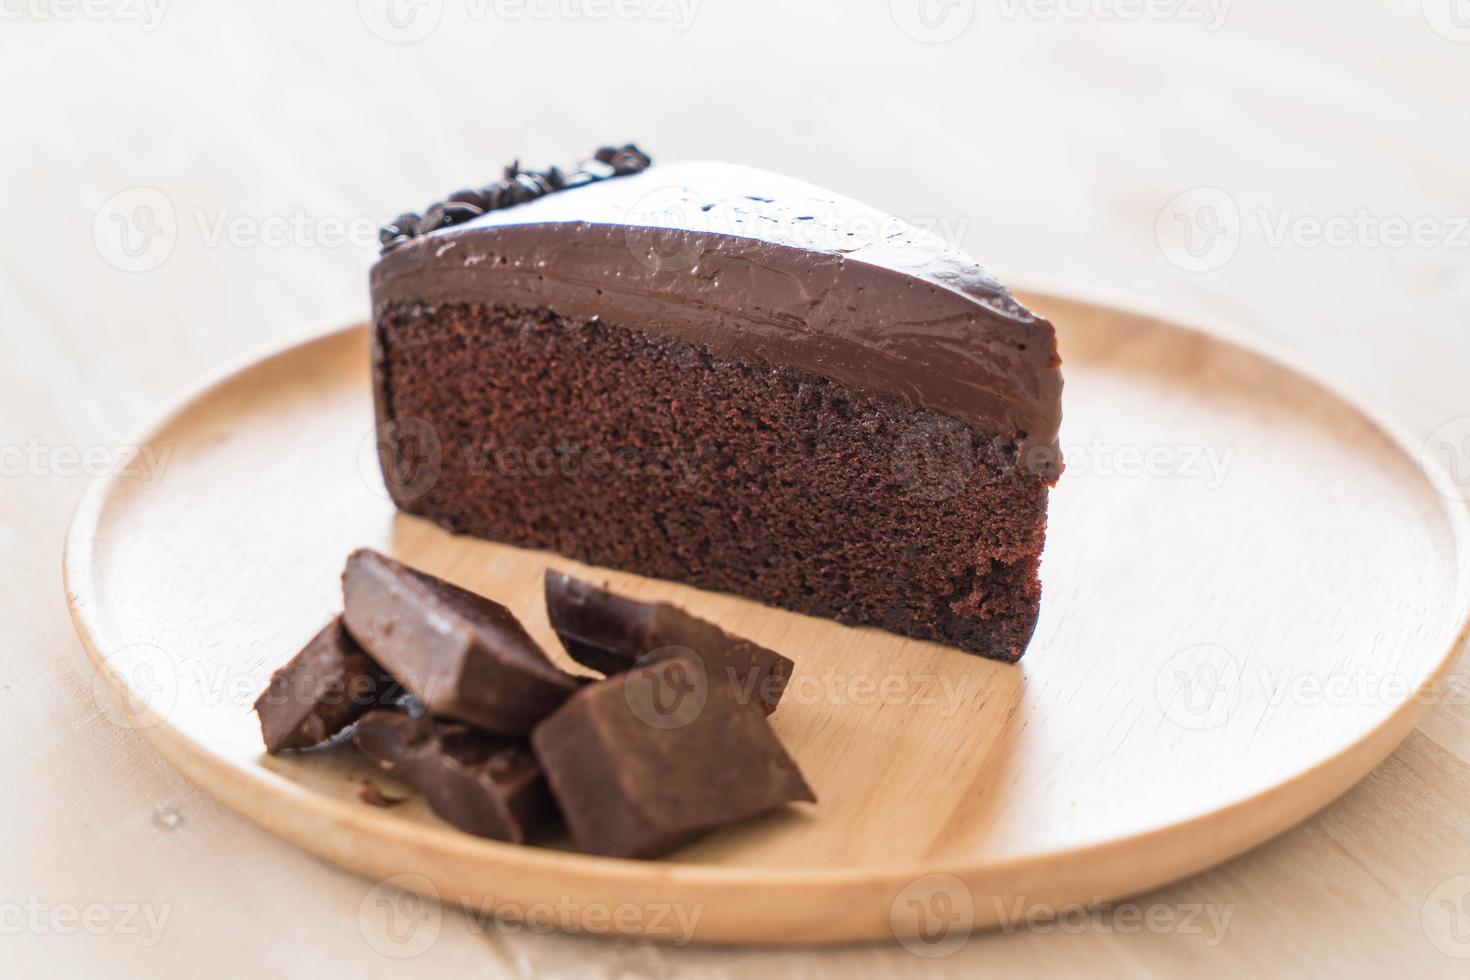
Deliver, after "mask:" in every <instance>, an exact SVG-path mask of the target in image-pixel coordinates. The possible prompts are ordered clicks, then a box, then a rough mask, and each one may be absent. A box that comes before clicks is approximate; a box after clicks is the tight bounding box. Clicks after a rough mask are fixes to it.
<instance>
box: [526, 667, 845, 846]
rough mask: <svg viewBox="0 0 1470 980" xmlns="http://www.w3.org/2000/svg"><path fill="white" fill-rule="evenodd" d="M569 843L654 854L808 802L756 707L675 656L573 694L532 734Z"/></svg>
mask: <svg viewBox="0 0 1470 980" xmlns="http://www.w3.org/2000/svg"><path fill="white" fill-rule="evenodd" d="M531 744H532V745H533V746H534V748H535V750H536V757H537V758H538V759H539V760H540V761H541V766H542V768H543V769H545V770H546V778H547V781H548V782H550V784H551V792H552V795H553V796H555V797H556V801H557V803H558V804H560V806H561V811H562V815H563V816H564V817H565V818H566V822H567V826H568V827H569V828H570V829H571V832H572V838H573V840H574V841H575V842H576V844H577V847H578V848H579V849H581V850H583V851H587V852H590V853H593V854H604V855H608V856H611V857H653V856H656V855H659V854H663V853H665V852H667V851H670V850H673V849H674V848H676V847H679V846H681V845H682V844H685V843H688V842H689V841H691V840H693V839H695V838H696V837H699V836H700V835H702V834H704V833H707V832H708V831H711V830H714V829H715V828H717V827H721V826H724V825H725V824H730V823H734V822H736V821H739V820H744V819H747V818H749V817H754V816H757V815H759V814H762V813H766V812H768V811H771V810H774V809H776V808H778V807H780V806H782V805H783V804H785V803H789V802H791V801H793V800H807V801H811V802H815V801H816V797H815V796H814V795H813V794H812V791H811V788H810V787H808V786H807V784H806V780H805V779H803V778H802V775H801V772H800V770H798V769H797V768H796V764H795V763H794V762H792V761H791V758H790V756H788V755H787V754H786V751H785V750H784V749H783V748H782V747H781V743H780V742H779V741H778V740H777V738H776V734H775V732H773V731H772V730H771V726H770V723H769V722H767V721H766V719H765V717H764V716H763V715H761V714H760V712H757V711H752V710H750V707H749V706H748V705H745V704H741V703H740V701H739V700H738V699H737V698H736V696H735V692H734V690H733V688H732V686H731V685H730V684H729V682H727V681H724V680H721V679H719V678H717V677H711V676H708V675H704V674H703V673H702V672H701V671H700V668H699V665H698V664H697V663H696V662H693V661H690V660H687V659H684V658H679V657H675V658H672V659H669V660H662V661H659V662H657V663H655V664H653V665H651V666H639V667H636V668H634V669H633V670H631V671H629V672H627V673H624V674H619V675H618V676H616V677H612V678H609V679H608V680H605V681H602V682H600V683H597V684H592V685H590V686H588V687H586V688H583V689H582V690H581V691H578V692H577V693H576V694H575V695H573V696H572V698H571V699H570V700H569V701H568V702H567V703H566V704H565V705H564V706H563V707H562V708H561V709H560V710H559V711H557V712H556V714H554V715H552V716H551V717H550V718H548V719H546V720H545V721H543V722H542V723H541V724H540V725H538V726H537V727H536V730H535V731H534V732H533V733H532V734H531Z"/></svg>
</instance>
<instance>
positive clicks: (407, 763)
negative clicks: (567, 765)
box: [352, 711, 556, 844]
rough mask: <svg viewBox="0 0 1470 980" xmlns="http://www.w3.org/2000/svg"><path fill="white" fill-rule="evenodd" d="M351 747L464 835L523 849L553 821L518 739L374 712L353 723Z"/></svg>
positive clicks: (540, 781)
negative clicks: (409, 785)
mask: <svg viewBox="0 0 1470 980" xmlns="http://www.w3.org/2000/svg"><path fill="white" fill-rule="evenodd" d="M352 741H353V744H354V745H356V746H357V748H358V750H359V751H360V752H362V754H363V755H365V756H367V757H368V758H370V759H372V760H373V761H374V762H376V763H377V764H378V765H380V766H382V767H383V768H384V769H387V770H389V771H391V772H396V773H398V774H399V775H401V776H402V777H403V778H404V779H406V780H408V781H409V782H410V783H412V784H413V786H414V787H415V788H416V789H417V790H418V791H419V792H420V793H423V794H424V799H425V800H426V801H427V802H428V804H429V809H431V810H433V811H434V812H435V813H436V814H438V815H439V817H440V818H441V819H443V820H444V821H445V822H446V823H448V824H451V825H453V826H455V827H458V828H459V829H460V830H463V831H467V832H468V833H471V834H477V835H479V836H480V837H492V838H494V839H495V840H504V841H511V842H512V843H515V844H523V843H525V842H526V840H527V838H528V837H530V836H531V835H533V834H535V833H536V832H537V831H538V830H539V829H541V828H543V827H545V826H546V825H547V824H548V823H550V822H551V821H552V820H554V819H555V817H556V804H555V803H554V802H553V801H552V799H551V794H550V793H549V792H548V790H547V788H546V780H545V779H544V778H543V777H542V775H541V767H540V766H539V765H537V763H536V758H535V756H533V755H532V754H531V749H530V747H529V746H528V745H527V744H526V743H525V741H524V740H521V739H509V738H504V737H501V736H496V735H489V734H486V733H485V732H481V731H477V730H476V729H473V728H470V727H469V726H467V725H462V724H459V723H458V722H446V721H438V720H435V719H434V718H432V717H430V716H428V715H420V716H418V717H413V716H411V715H407V714H404V713H402V712H398V711H374V712H372V713H370V714H368V715H366V716H365V717H364V718H363V719H362V720H361V721H359V722H358V723H357V728H356V730H355V731H354V732H353V735H352Z"/></svg>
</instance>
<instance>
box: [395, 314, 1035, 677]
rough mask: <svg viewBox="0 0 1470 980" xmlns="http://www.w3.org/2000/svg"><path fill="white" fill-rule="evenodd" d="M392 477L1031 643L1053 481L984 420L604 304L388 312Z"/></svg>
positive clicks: (939, 623) (840, 615) (624, 554)
mask: <svg viewBox="0 0 1470 980" xmlns="http://www.w3.org/2000/svg"><path fill="white" fill-rule="evenodd" d="M376 331H377V335H376V338H375V352H374V356H375V372H376V375H377V377H376V384H377V398H378V412H379V416H380V419H381V420H383V421H385V422H388V423H390V424H389V425H388V426H385V427H384V430H383V431H384V432H385V433H386V434H387V437H386V438H384V439H382V440H380V447H381V448H382V449H383V462H384V468H385V473H386V475H387V477H388V484H389V487H390V488H391V489H392V490H393V492H394V496H395V499H396V501H397V502H398V504H399V506H400V507H402V508H403V509H404V510H407V511H409V512H412V513H416V514H421V515H424V516H426V517H428V518H430V519H432V520H434V521H436V522H437V523H439V524H441V525H443V526H444V527H446V528H449V529H450V530H453V531H456V532H460V533H465V534H472V535H475V536H478V537H482V538H489V539H492V540H496V541H504V542H507V543H510V544H514V545H518V546H522V547H533V548H544V549H548V550H551V551H555V552H558V553H560V554H563V555H567V556H570V557H573V558H576V559H579V560H581V561H585V562H588V563H591V564H596V565H604V566H610V567H615V568H621V569H627V570H629V571H633V572H638V573H641V574H644V575H650V576H654V577H658V578H665V579H672V580H675V581H680V582H686V583H689V584H691V585H695V586H698V587H701V588H706V589H714V590H722V591H728V592H733V593H737V594H739V595H743V596H747V597H750V598H753V599H757V600H759V601H762V602H765V603H768V604H770V605H774V606H780V607H784V608H787V609H792V610H796V611H798V612H803V613H809V614H812V615H817V616H824V617H828V618H832V619H836V620H838V621H840V622H843V623H848V624H856V625H867V626H877V627H881V628H883V629H886V630H889V631H892V632H894V633H899V634H903V635H905V636H911V637H917V638H920V639H926V640H937V641H940V642H943V643H947V644H950V645H953V646H957V647H960V648H962V649H964V650H968V651H971V652H973V653H979V654H982V655H985V656H988V657H995V658H999V659H1003V660H1015V659H1017V658H1019V657H1020V655H1021V654H1022V652H1024V650H1025V647H1026V643H1027V641H1028V640H1029V638H1030V636H1031V633H1032V630H1033V629H1034V627H1035V623H1036V615H1037V606H1038V603H1039V600H1040V597H1041V586H1040V582H1039V580H1038V578H1037V563H1038V559H1039V556H1040V553H1041V548H1042V544H1043V540H1044V537H1045V530H1046V502H1047V491H1048V485H1047V482H1046V480H1045V478H1044V477H1043V476H1042V475H1039V474H1037V473H1034V472H1030V471H1029V470H1028V469H1027V468H1026V467H1025V466H1024V465H1022V460H1021V459H1020V451H1019V450H1018V448H1017V446H1018V442H1019V441H1020V440H1021V439H1022V438H1024V434H1023V433H1009V432H1004V433H1003V432H987V431H983V430H982V429H980V428H979V427H977V426H976V425H974V424H973V423H969V422H963V421H961V420H958V419H955V418H952V417H950V416H946V415H941V414H937V413H935V412H932V411H930V410H928V409H925V408H921V407H919V406H917V405H914V404H912V403H909V402H906V401H903V400H901V399H897V398H894V397H891V396H887V395H876V394H872V393H868V392H865V391H862V390H858V389H855V388H851V387H847V386H844V385H842V384H839V383H836V382H833V381H831V380H829V379H826V378H823V377H820V376H818V375H815V374H812V373H809V372H807V371H804V370H802V369H798V368H794V367H791V366H787V365H772V364H766V363H744V362H738V361H732V360H727V359H722V358H719V357H716V356H713V355H712V354H711V353H710V352H709V350H708V349H706V348H704V347H702V346H698V345H693V344H689V343H686V342H684V341H679V340H674V339H671V338H667V337H660V336H656V335H653V334H650V333H645V332H643V331H639V330H635V329H627V328H625V327H621V326H618V325H615V324H611V323H605V322H602V321H600V320H598V319H591V320H587V319H577V318H569V317H562V316H558V315H557V314H555V313H553V312H551V311H548V310H544V309H516V308H504V307H498V306H492V305H483V304H459V305H443V306H438V307H428V306H422V305H417V304H401V305H390V306H387V307H385V308H382V309H380V310H379V315H378V319H377V324H376Z"/></svg>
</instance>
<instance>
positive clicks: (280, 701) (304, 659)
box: [255, 616, 393, 754]
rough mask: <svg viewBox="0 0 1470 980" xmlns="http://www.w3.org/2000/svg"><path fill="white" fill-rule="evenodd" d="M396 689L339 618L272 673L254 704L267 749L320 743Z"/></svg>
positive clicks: (273, 750)
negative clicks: (349, 633)
mask: <svg viewBox="0 0 1470 980" xmlns="http://www.w3.org/2000/svg"><path fill="white" fill-rule="evenodd" d="M392 687H393V682H392V681H391V680H390V679H389V677H388V675H387V674H385V673H384V672H383V669H382V668H381V667H379V666H378V665H377V664H375V663H374V662H373V661H372V659H371V658H370V657H369V656H368V655H367V654H366V653H364V652H363V650H362V648H361V647H359V646H358V645H357V644H356V643H355V642H354V641H353V639H352V637H351V636H349V635H348V633H347V630H346V629H344V628H343V624H342V617H341V616H338V617H337V618H335V619H333V620H332V621H331V622H330V623H328V624H327V625H326V627H325V628H323V629H322V631H321V632H320V633H318V634H317V635H316V636H314V637H312V639H311V642H310V643H308V644H306V646H305V647H304V648H303V649H302V650H301V652H300V653H298V654H296V656H294V657H292V658H291V660H290V662H288V663H287V664H286V665H285V666H284V667H282V668H281V669H279V670H277V671H276V672H275V673H274V674H272V675H271V679H270V683H269V684H268V685H267V686H266V689H265V691H264V693H262V694H261V695H260V697H259V698H258V699H257V700H256V702H255V713H256V714H257V715H259V716H260V734H261V736H262V737H263V738H264V739H265V750H266V751H267V752H270V753H272V754H275V753H278V752H284V751H285V750H287V749H305V748H310V747H311V746H313V745H319V744H321V743H322V742H325V741H326V740H327V739H329V738H331V737H332V736H333V735H335V734H337V733H338V732H340V731H341V730H342V729H344V728H346V727H347V726H348V725H350V724H352V723H353V722H354V721H356V720H357V718H358V717H359V716H361V715H362V714H363V713H364V712H366V711H367V710H368V709H370V708H372V707H373V706H374V705H376V704H377V703H378V702H379V701H380V700H381V699H382V698H383V696H384V695H386V694H387V693H388V692H389V691H390V690H391V689H392Z"/></svg>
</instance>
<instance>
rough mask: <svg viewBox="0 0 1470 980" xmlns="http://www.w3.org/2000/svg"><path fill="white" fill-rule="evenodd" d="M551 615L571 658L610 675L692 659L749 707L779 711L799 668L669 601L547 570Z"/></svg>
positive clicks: (548, 609)
mask: <svg viewBox="0 0 1470 980" xmlns="http://www.w3.org/2000/svg"><path fill="white" fill-rule="evenodd" d="M546 611H547V614H548V615H549V616H550V618H551V628H552V629H554V630H556V635H557V636H559V637H561V642H562V645H563V646H564V647H566V649H567V653H569V654H571V656H572V659H573V660H575V661H577V662H578V663H581V664H586V665H587V666H588V667H591V668H592V669H594V670H600V671H602V672H603V673H604V674H617V673H621V672H622V671H625V670H627V669H629V668H630V667H632V666H633V665H634V663H635V662H637V661H638V660H639V658H647V659H646V661H645V662H651V661H653V660H660V659H665V658H667V657H671V656H690V655H693V656H695V657H697V658H698V659H699V661H700V662H701V663H702V664H703V666H704V670H705V672H706V673H708V674H710V675H713V676H717V677H719V678H722V679H724V680H728V681H729V682H730V683H731V684H732V685H734V689H735V692H736V694H737V696H738V697H739V698H740V699H741V700H742V701H754V702H755V703H756V704H758V705H759V706H760V707H761V709H762V710H763V711H765V713H766V714H770V713H771V712H773V711H775V710H776V705H777V704H779V703H780V701H781V695H782V693H784V692H785V690H786V682H787V681H788V680H789V679H790V678H791V669H792V667H794V666H795V665H794V664H793V663H792V662H791V661H790V660H788V659H787V658H785V657H783V656H781V654H779V653H776V652H775V651H773V650H767V649H766V648H765V647H762V646H758V645H756V644H754V643H751V642H750V641H749V640H742V639H741V638H740V637H738V636H731V635H730V634H729V633H726V632H725V631H724V630H722V629H720V628H719V627H718V626H716V625H714V624H713V623H709V622H706V621H704V620H702V619H699V618H697V617H694V616H691V615H689V614H688V613H686V612H685V611H684V610H682V609H680V608H679V607H677V606H671V605H669V604H668V603H666V602H638V601H637V600H634V599H628V598H625V597H623V596H619V595H614V594H613V593H611V592H609V591H607V590H606V589H600V588H598V587H597V586H595V585H591V584H589V583H587V582H583V581H580V580H578V579H574V578H572V577H571V576H570V575H566V574H563V573H562V572H556V571H552V570H551V569H547V570H546Z"/></svg>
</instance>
